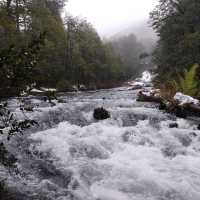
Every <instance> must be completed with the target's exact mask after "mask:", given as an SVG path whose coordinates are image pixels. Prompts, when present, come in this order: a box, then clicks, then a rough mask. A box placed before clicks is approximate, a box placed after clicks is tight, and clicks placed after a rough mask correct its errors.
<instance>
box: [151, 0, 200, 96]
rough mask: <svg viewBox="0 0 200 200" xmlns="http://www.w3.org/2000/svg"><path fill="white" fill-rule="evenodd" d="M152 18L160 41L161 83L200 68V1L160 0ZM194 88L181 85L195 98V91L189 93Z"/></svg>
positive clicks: (159, 66)
mask: <svg viewBox="0 0 200 200" xmlns="http://www.w3.org/2000/svg"><path fill="white" fill-rule="evenodd" d="M150 18H151V22H152V26H153V28H154V29H155V31H156V32H157V33H158V35H159V37H160V39H159V41H158V45H157V48H156V50H155V52H154V61H155V63H156V64H157V66H158V68H157V72H158V74H159V76H158V78H159V80H160V82H161V83H163V82H164V83H166V82H167V81H169V80H172V79H176V75H177V72H178V74H182V73H184V74H185V73H187V72H185V69H187V67H188V66H191V65H192V64H193V63H198V64H200V51H199V43H200V24H199V20H200V1H197V0H179V1H176V0H159V4H158V6H157V7H156V8H155V9H154V10H153V11H152V13H151V14H150ZM172 66H173V67H172ZM191 73H192V72H191ZM197 76H198V78H199V73H197ZM185 78H186V77H185ZM188 84H191V83H188ZM187 87H189V88H190V89H188V88H187ZM192 87H194V86H185V85H182V88H183V90H186V92H187V93H190V94H195V93H196V91H188V90H191V88H192Z"/></svg>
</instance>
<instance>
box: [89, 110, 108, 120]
mask: <svg viewBox="0 0 200 200" xmlns="http://www.w3.org/2000/svg"><path fill="white" fill-rule="evenodd" d="M93 117H94V119H96V120H105V119H108V118H110V113H109V111H107V110H106V109H104V108H103V107H101V108H96V109H95V110H94V113H93Z"/></svg>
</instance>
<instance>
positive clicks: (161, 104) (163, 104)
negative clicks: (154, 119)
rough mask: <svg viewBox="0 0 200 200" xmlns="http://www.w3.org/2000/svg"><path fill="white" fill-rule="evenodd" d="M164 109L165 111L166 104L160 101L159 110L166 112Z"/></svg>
mask: <svg viewBox="0 0 200 200" xmlns="http://www.w3.org/2000/svg"><path fill="white" fill-rule="evenodd" d="M166 109H167V106H166V104H165V103H164V102H163V101H161V102H160V105H159V110H166Z"/></svg>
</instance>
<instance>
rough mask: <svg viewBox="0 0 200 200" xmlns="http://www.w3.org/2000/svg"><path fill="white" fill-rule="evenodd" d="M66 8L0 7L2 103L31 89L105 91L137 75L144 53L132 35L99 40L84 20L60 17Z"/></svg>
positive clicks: (48, 4)
mask: <svg viewBox="0 0 200 200" xmlns="http://www.w3.org/2000/svg"><path fill="white" fill-rule="evenodd" d="M66 2H67V1H66V0H59V1H58V0H45V1H43V0H1V1H0V75H1V86H0V94H1V96H2V97H6V96H7V97H8V96H13V95H14V96H15V95H19V94H20V92H22V91H26V92H27V91H29V90H30V89H31V88H33V87H35V88H40V87H47V88H57V89H58V90H59V91H70V90H72V85H77V86H80V85H85V86H86V87H87V88H88V89H96V88H108V87H113V86H117V85H119V84H121V83H122V82H123V81H125V80H128V79H130V78H132V77H136V74H138V72H141V71H142V67H143V66H142V64H141V62H140V59H139V55H140V53H142V52H143V51H145V50H144V48H143V47H142V45H141V44H140V43H139V42H137V41H136V40H137V39H136V37H135V36H134V35H130V36H128V37H124V38H120V39H117V40H116V41H111V40H102V39H101V38H100V36H99V35H98V33H97V31H96V30H95V29H94V28H93V26H92V25H91V24H90V23H89V22H88V21H87V20H85V19H81V18H78V17H73V16H70V15H67V14H66V16H64V17H63V9H64V6H65V3H66ZM129 41H130V42H129ZM127 44H128V46H129V50H128V51H125V48H126V47H127ZM121 47H122V48H121ZM138 69H140V70H138ZM136 72H137V73H136Z"/></svg>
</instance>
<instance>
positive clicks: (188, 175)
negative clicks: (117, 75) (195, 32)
mask: <svg viewBox="0 0 200 200" xmlns="http://www.w3.org/2000/svg"><path fill="white" fill-rule="evenodd" d="M137 92H138V91H130V90H128V88H127V87H122V88H116V89H110V90H99V91H95V92H82V93H70V94H63V95H62V99H64V100H65V101H66V103H57V104H56V106H54V107H49V106H46V104H44V103H42V101H40V100H38V99H36V98H34V97H32V98H31V99H30V101H32V103H34V104H37V105H38V107H37V109H35V110H34V112H33V113H27V114H26V115H27V116H28V117H30V118H32V119H35V120H37V121H38V122H39V124H40V126H39V127H37V128H32V129H31V130H28V131H26V133H25V134H24V135H23V136H15V137H13V138H12V139H11V141H10V142H7V144H6V145H7V148H8V149H9V151H11V152H12V153H13V154H14V155H15V156H16V157H17V159H18V161H17V168H18V170H17V172H14V170H9V169H7V168H6V167H3V166H1V165H0V178H1V179H4V181H5V183H6V184H7V185H8V187H9V188H10V190H11V191H13V193H15V194H16V195H15V197H16V199H17V200H199V199H200V131H198V130H197V128H196V127H197V124H198V119H187V120H185V119H179V118H176V117H174V116H172V115H169V114H166V113H163V112H161V111H159V110H158V108H157V105H156V104H153V103H141V102H137V101H136V95H137ZM16 105H17V100H16V99H12V100H10V102H9V106H10V108H11V109H13V110H14V111H15V112H16V113H17V112H18V115H20V114H19V113H20V112H19V110H18V109H16V108H17V107H16ZM100 106H103V107H105V108H106V109H107V110H109V111H110V113H111V118H110V119H107V120H104V121H95V120H94V119H93V110H94V108H96V107H100ZM174 122H176V123H178V125H179V127H178V128H169V124H171V123H174Z"/></svg>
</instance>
